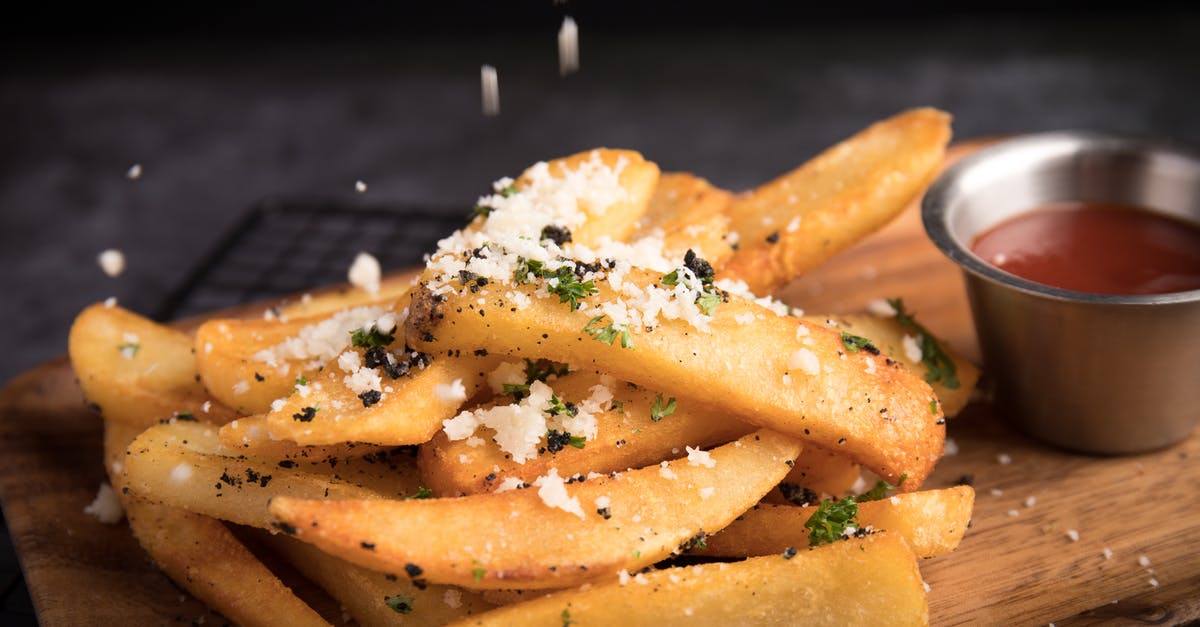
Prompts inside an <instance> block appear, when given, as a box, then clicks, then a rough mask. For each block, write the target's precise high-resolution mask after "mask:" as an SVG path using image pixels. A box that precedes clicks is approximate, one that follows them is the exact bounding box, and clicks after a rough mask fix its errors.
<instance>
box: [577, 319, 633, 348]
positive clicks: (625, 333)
mask: <svg viewBox="0 0 1200 627" xmlns="http://www.w3.org/2000/svg"><path fill="white" fill-rule="evenodd" d="M603 319H604V316H603V315H599V316H596V317H595V318H592V319H591V320H588V323H587V324H586V325H584V327H583V332H584V333H587V334H588V335H590V336H592V339H593V340H596V341H597V342H604V343H605V344H608V345H609V346H612V344H613V342H615V341H616V340H617V338H618V337H620V338H621V348H633V338H632V337H631V336H630V335H629V327H628V326H625V325H623V324H617V323H615V322H610V323H608V324H606V325H604V326H600V321H601V320H603Z"/></svg>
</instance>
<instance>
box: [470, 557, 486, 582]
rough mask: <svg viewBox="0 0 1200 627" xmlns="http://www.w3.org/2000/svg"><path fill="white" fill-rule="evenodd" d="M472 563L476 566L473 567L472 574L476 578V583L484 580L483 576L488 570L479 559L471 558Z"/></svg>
mask: <svg viewBox="0 0 1200 627" xmlns="http://www.w3.org/2000/svg"><path fill="white" fill-rule="evenodd" d="M471 565H472V566H474V568H472V569H471V576H472V577H474V578H475V583H479V582H481V581H483V576H484V575H486V574H487V570H486V569H485V568H484V567H483V566H480V565H479V560H471Z"/></svg>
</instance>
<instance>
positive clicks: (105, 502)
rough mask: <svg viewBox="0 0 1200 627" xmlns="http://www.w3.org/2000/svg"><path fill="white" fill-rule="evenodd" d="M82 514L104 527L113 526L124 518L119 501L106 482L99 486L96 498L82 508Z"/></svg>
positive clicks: (123, 511)
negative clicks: (87, 515)
mask: <svg viewBox="0 0 1200 627" xmlns="http://www.w3.org/2000/svg"><path fill="white" fill-rule="evenodd" d="M83 513H85V514H90V515H91V516H94V517H95V518H96V520H98V521H100V522H102V523H104V524H106V525H115V524H117V523H119V522H121V519H122V518H124V517H125V510H124V509H123V508H122V507H121V501H120V499H118V498H117V494H116V492H113V489H112V486H111V485H109V484H108V482H104V483H101V484H100V489H99V490H97V491H96V498H95V499H94V500H93V501H92V503H91V504H90V505H88V506H87V507H84V508H83Z"/></svg>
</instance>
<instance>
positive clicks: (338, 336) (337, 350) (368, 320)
mask: <svg viewBox="0 0 1200 627" xmlns="http://www.w3.org/2000/svg"><path fill="white" fill-rule="evenodd" d="M384 313H385V310H384V309H383V308H382V307H351V308H349V309H343V310H341V311H339V312H337V313H335V314H333V315H332V316H329V317H328V318H325V319H323V320H321V321H320V322H314V323H312V324H309V325H305V326H303V327H301V328H300V330H299V331H298V332H297V333H296V335H295V336H292V337H289V338H287V339H285V340H284V341H282V342H280V343H279V344H276V345H275V346H272V347H271V348H267V349H263V350H261V351H259V352H257V353H255V354H254V357H253V359H254V360H255V361H258V362H262V363H265V364H267V365H268V366H271V367H273V368H276V369H282V367H283V366H286V365H287V364H286V363H285V362H288V361H299V362H302V367H303V368H304V369H308V370H313V369H317V368H320V367H321V366H324V365H325V364H327V363H329V362H330V361H333V359H334V358H337V357H339V356H341V355H342V353H343V351H345V350H346V348H347V347H349V346H350V333H351V332H353V331H355V330H357V329H369V328H370V325H372V324H373V323H374V322H375V321H376V320H378V319H379V318H380V316H383V315H384ZM401 322H402V321H399V320H397V324H400V323H401ZM210 347H211V344H209V345H206V346H205V347H204V348H205V351H211V348H210ZM347 359H349V358H347ZM342 370H346V371H349V370H348V369H346V368H342Z"/></svg>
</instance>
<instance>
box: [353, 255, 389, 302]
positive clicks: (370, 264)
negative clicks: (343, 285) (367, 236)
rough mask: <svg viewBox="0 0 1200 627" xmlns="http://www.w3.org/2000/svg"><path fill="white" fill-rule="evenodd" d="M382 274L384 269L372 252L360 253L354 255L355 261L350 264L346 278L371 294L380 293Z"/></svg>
mask: <svg viewBox="0 0 1200 627" xmlns="http://www.w3.org/2000/svg"><path fill="white" fill-rule="evenodd" d="M382 275H383V270H382V268H380V267H379V260H378V259H376V258H375V257H374V256H372V255H371V254H370V253H358V255H356V256H355V257H354V263H352V264H350V270H349V271H348V272H347V273H346V278H347V279H349V281H350V283H351V284H352V285H354V286H355V287H361V288H362V289H364V290H367V291H368V292H370V293H371V294H378V293H379V280H380V278H381V277H382Z"/></svg>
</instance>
